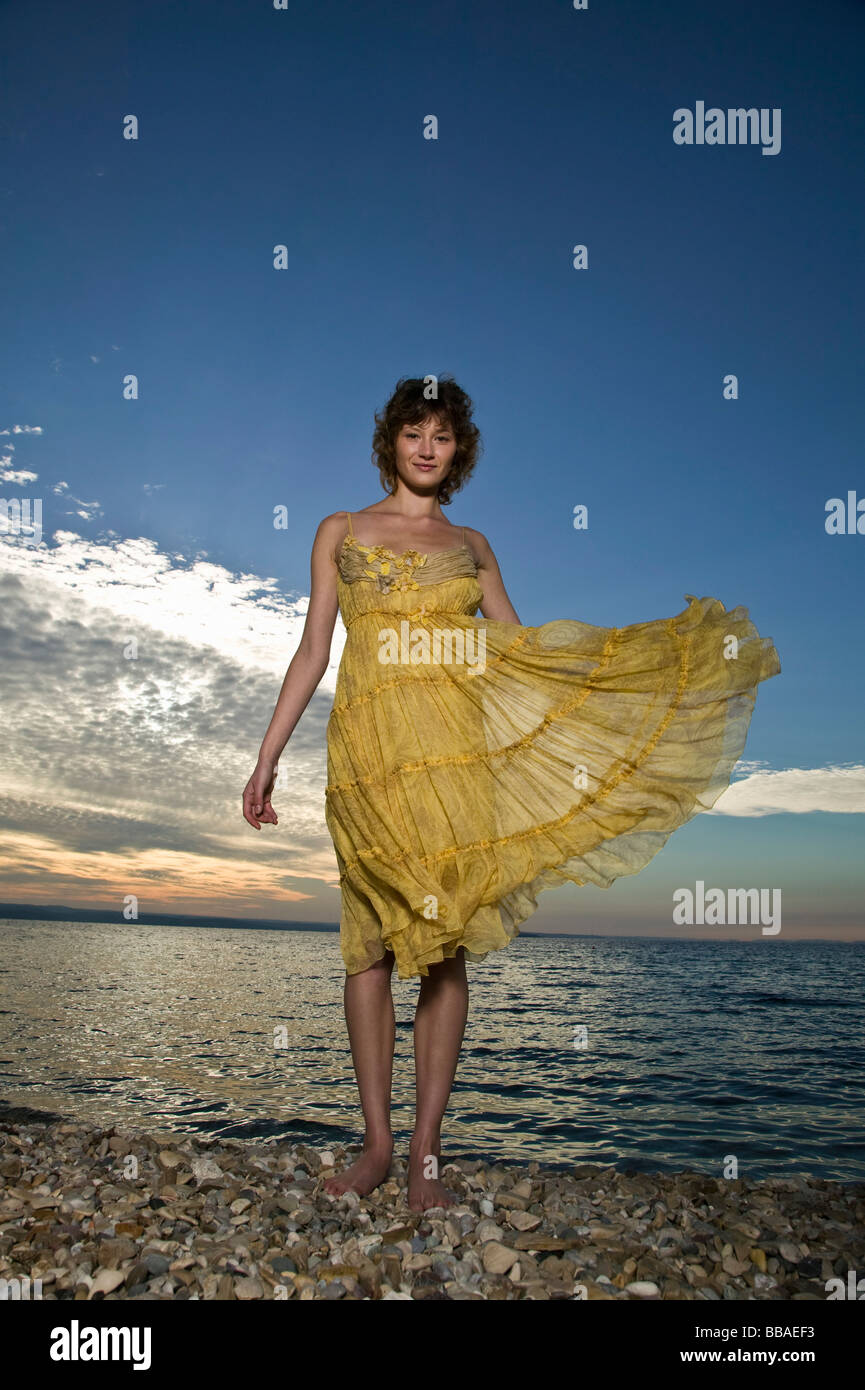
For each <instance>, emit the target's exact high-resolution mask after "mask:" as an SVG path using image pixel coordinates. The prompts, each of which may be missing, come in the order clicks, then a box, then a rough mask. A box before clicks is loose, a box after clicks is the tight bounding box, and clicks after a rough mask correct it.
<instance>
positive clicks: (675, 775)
mask: <svg viewBox="0 0 865 1390" xmlns="http://www.w3.org/2000/svg"><path fill="white" fill-rule="evenodd" d="M338 595H339V608H340V613H341V615H342V619H343V622H344V623H345V627H346V632H347V635H346V643H345V649H344V652H343V656H342V661H341V663H340V668H339V674H338V677H337V684H336V692H335V696H334V703H333V709H332V711H331V715H330V719H329V721H328V728H327V769H328V776H327V791H326V803H325V804H326V820H327V826H328V830H329V831H330V834H331V837H332V839H333V843H334V848H335V850H336V856H337V861H338V865H339V871H340V885H341V890H342V918H341V924H340V946H341V950H342V957H343V960H344V962H345V968H346V972H347V973H348V974H349V975H353V974H356V973H357V972H358V971H361V970H366V969H367V968H368V967H369V966H370V965H372V964H373V963H374V962H375V961H376V960H379V959H380V958H381V957H382V956H383V955H384V954H385V952H386V951H393V953H394V956H395V959H396V965H397V971H398V974H399V976H400V978H402V979H409V978H410V977H411V976H414V975H427V974H428V973H429V971H428V967H429V966H430V965H432V964H434V963H435V962H437V961H441V960H443V959H445V958H446V957H450V956H453V955H455V953H456V951H457V950H458V949H459V947H460V946H463V947H465V952H466V957H467V958H468V959H469V960H470V961H474V962H477V961H480V960H482V959H483V958H484V956H485V955H486V954H487V953H488V952H489V951H495V950H498V949H499V948H501V947H502V946H506V945H507V944H508V942H510V941H512V940H513V939H514V937H515V936H517V935H518V928H519V924H520V923H521V922H522V921H524V920H525V918H527V917H528V916H529V915H530V914H531V913H532V912H534V911H535V909H536V908H537V895H538V893H539V892H541V891H542V890H543V889H545V888H554V887H557V886H559V885H561V884H563V883H565V882H566V881H568V880H570V881H571V882H573V883H578V884H584V883H594V884H596V885H597V886H598V887H601V888H608V887H609V886H610V884H611V883H612V882H613V881H614V880H615V879H617V878H620V877H621V876H623V875H626V874H634V873H637V872H638V871H639V870H640V869H642V868H643V866H644V865H645V864H647V863H648V861H649V860H650V859H651V858H652V857H653V856H654V855H655V854H657V852H658V850H659V849H661V847H662V846H663V845H664V843H665V842H666V840H667V838H668V837H669V835H670V834H671V833H672V831H673V830H675V829H676V828H677V827H678V826H680V825H683V824H684V823H685V821H687V820H690V819H691V818H692V817H693V816H695V815H697V814H698V812H700V811H704V810H707V809H708V808H709V807H710V806H712V805H713V804H714V802H715V801H717V799H718V797H719V796H720V795H721V793H722V791H724V789H725V788H726V787H727V786H728V785H729V781H730V775H731V773H732V770H733V767H734V766H735V764H736V762H737V761H738V759H739V758H740V757H741V754H742V750H743V748H744V746H745V738H746V735H747V732H748V725H749V722H750V719H751V713H752V711H753V708H754V700H755V697H756V691H757V686H758V684H759V683H760V681H764V680H767V679H768V678H769V677H770V676H774V675H777V674H778V673H779V672H780V670H781V664H780V661H779V659H778V653H777V651H776V649H775V647H774V644H773V643H772V641H771V640H770V639H769V638H767V637H760V635H759V633H758V632H757V630H756V628H755V627H754V624H753V623H752V622H751V621H750V620H749V617H748V610H747V609H746V608H742V607H739V608H733V609H731V610H730V611H729V612H728V611H726V610H725V608H724V606H723V604H722V603H720V602H719V600H718V599H714V598H702V599H697V598H694V597H693V595H691V594H686V595H685V597H686V598H687V599H688V607H687V608H686V609H684V610H683V611H682V612H681V613H679V614H677V615H676V617H673V618H658V619H655V620H652V621H649V622H643V623H632V624H630V625H629V626H627V627H620V628H605V627H594V626H592V625H591V624H590V623H584V622H580V621H578V620H577V619H572V618H560V619H557V620H555V621H553V622H548V623H543V624H542V625H541V626H540V627H523V626H521V625H519V624H517V623H511V622H494V621H491V620H490V619H487V618H484V617H482V616H475V615H476V614H477V610H478V607H479V605H480V603H481V602H482V600H483V590H482V589H481V586H480V584H479V583H478V578H477V566H476V565H475V562H474V559H473V557H472V554H471V551H470V550H469V548H468V547H467V546H466V545H465V541H464V533H463V544H462V545H460V546H454V547H452V548H450V549H447V550H441V551H433V552H429V553H426V554H423V553H420V552H418V551H416V550H406V551H404V552H403V553H402V554H401V555H395V554H394V552H393V551H391V550H389V549H388V548H387V547H385V546H364V545H361V544H360V543H359V542H358V541H357V540H356V538H355V536H354V534H353V530H352V527H351V517H350V516H349V534H348V535H347V536H346V538H345V540H344V542H343V545H342V550H341V552H340V556H339V578H338Z"/></svg>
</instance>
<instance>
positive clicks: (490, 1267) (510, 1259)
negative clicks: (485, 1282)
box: [483, 1240, 519, 1274]
mask: <svg viewBox="0 0 865 1390" xmlns="http://www.w3.org/2000/svg"><path fill="white" fill-rule="evenodd" d="M518 1259H519V1255H518V1254H517V1252H516V1250H513V1249H512V1248H511V1247H510V1246H509V1245H502V1244H501V1242H500V1241H497V1240H491V1241H488V1242H487V1243H486V1245H484V1248H483V1263H484V1269H485V1270H486V1271H487V1273H489V1274H507V1272H508V1270H509V1269H510V1268H511V1267H512V1266H513V1265H515V1264H516V1263H517V1261H518Z"/></svg>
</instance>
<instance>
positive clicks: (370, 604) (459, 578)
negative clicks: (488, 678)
mask: <svg viewBox="0 0 865 1390" xmlns="http://www.w3.org/2000/svg"><path fill="white" fill-rule="evenodd" d="M338 569H339V578H338V582H337V592H338V597H339V611H340V614H341V616H342V620H343V622H344V623H345V626H346V628H347V629H350V628H351V627H352V625H353V624H354V623H355V622H356V621H357V620H358V618H362V617H365V616H367V615H370V616H371V615H377V616H378V615H382V614H386V615H389V616H397V617H405V618H414V617H419V616H421V615H427V614H430V613H435V612H440V613H462V614H464V615H471V614H473V613H476V612H477V609H478V606H479V604H480V603H481V602H482V600H483V596H484V593H483V589H482V588H481V586H480V584H479V583H478V578H477V573H478V568H477V565H476V564H475V560H474V556H473V555H472V553H471V551H470V550H469V548H468V546H467V545H460V546H452V547H450V548H449V549H447V550H435V551H430V552H427V553H424V552H422V551H418V550H404V551H403V552H402V553H401V554H400V555H397V554H396V553H395V552H394V551H393V550H391V549H389V547H388V546H384V545H361V543H360V542H359V541H357V540H356V539H355V537H354V536H352V535H348V536H346V537H345V540H344V541H343V543H342V549H341V551H340V554H339V561H338Z"/></svg>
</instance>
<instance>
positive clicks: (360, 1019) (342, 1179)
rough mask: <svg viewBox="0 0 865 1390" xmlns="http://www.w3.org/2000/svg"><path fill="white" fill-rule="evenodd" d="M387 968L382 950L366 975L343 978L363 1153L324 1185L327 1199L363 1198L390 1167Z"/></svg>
mask: <svg viewBox="0 0 865 1390" xmlns="http://www.w3.org/2000/svg"><path fill="white" fill-rule="evenodd" d="M393 964H394V955H393V952H392V951H388V952H387V953H386V954H385V955H384V956H383V957H382V959H381V960H378V961H376V963H375V965H371V966H370V967H369V969H368V970H361V971H359V972H358V973H357V974H356V975H346V977H345V989H344V991H343V999H344V1003H345V1021H346V1023H347V1025H348V1037H349V1042H350V1043H351V1056H352V1061H353V1062H354V1072H355V1076H356V1077H357V1088H358V1091H359V1092H360V1104H361V1108H362V1110H363V1118H364V1126H365V1128H364V1136H363V1153H362V1154H361V1156H360V1158H359V1159H358V1160H357V1162H356V1163H353V1164H352V1165H351V1167H350V1168H346V1169H344V1171H343V1172H341V1173H338V1174H336V1175H335V1176H334V1177H332V1178H327V1179H326V1181H325V1184H324V1190H325V1192H330V1193H331V1194H332V1195H333V1196H339V1195H340V1194H341V1193H343V1192H347V1191H348V1190H349V1188H350V1189H351V1190H352V1191H353V1192H357V1193H358V1194H359V1195H360V1196H361V1197H364V1196H366V1194H367V1193H368V1192H372V1190H373V1188H374V1187H378V1185H379V1183H380V1182H384V1179H385V1178H386V1177H387V1174H388V1169H389V1168H390V1161H391V1157H392V1155H393V1135H392V1134H391V1128H390V1092H391V1081H392V1078H393V1049H394V1039H395V1037H396V1020H395V1018H394V1011H393V995H392V994H391V992H390V977H391V971H392V970H393Z"/></svg>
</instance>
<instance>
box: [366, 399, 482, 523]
mask: <svg viewBox="0 0 865 1390" xmlns="http://www.w3.org/2000/svg"><path fill="white" fill-rule="evenodd" d="M430 380H431V378H429V377H418V376H404V377H401V378H400V380H399V381H398V382H397V384H396V389H395V390H394V393H393V395H392V396H391V398H390V400H389V401H388V403H387V405H386V406H385V407H384V409H383V410H381V411H377V412H376V415H375V433H374V434H373V437H372V462H373V466H374V467H376V468H378V471H379V477H380V478H381V485H382V487H383V488H384V490H385V492H388V493H390V494H391V495H392V494H393V493H394V492H395V491H396V485H397V471H396V437H397V435H398V434H399V432H400V430H401V429H402V427H403V425H419V424H421V422H422V421H423V420H426V419H427V417H428V416H429V415H432V416H434V417H435V418H436V419H437V420H439V421H440V422H441V423H442V424H447V425H449V426H450V428H451V429H452V430H453V432H454V435H455V436H456V443H457V447H456V453H455V454H454V460H453V463H452V464H451V466H450V469H449V471H448V475H447V477H446V478H444V479H443V481H442V482H441V484H440V485H439V490H438V500H439V502H440V503H441V505H442V506H443V507H446V506H447V505H448V503H449V502H450V500H451V498H452V497H453V495H454V493H455V492H459V490H460V488H461V487H462V486H463V484H464V483H466V482H468V480H469V478H470V477H471V475H472V473H473V472H474V467H475V464H476V463H477V461H478V459H479V457H480V455H481V453H482V451H483V444H482V443H481V432H480V430H479V429H478V427H477V425H476V424H474V422H473V421H472V418H471V417H472V409H473V406H472V401H471V399H470V397H469V396H467V395H466V393H465V391H463V389H462V387H460V386H458V385H457V383H456V382H455V381H454V379H453V377H451V376H440V377H438V378H437V379H436V378H433V380H437V390H438V395H437V396H436V397H435V399H433V400H430V399H428V398H427V396H426V395H425V394H424V392H425V391H426V390H428V389H429V382H430Z"/></svg>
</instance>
